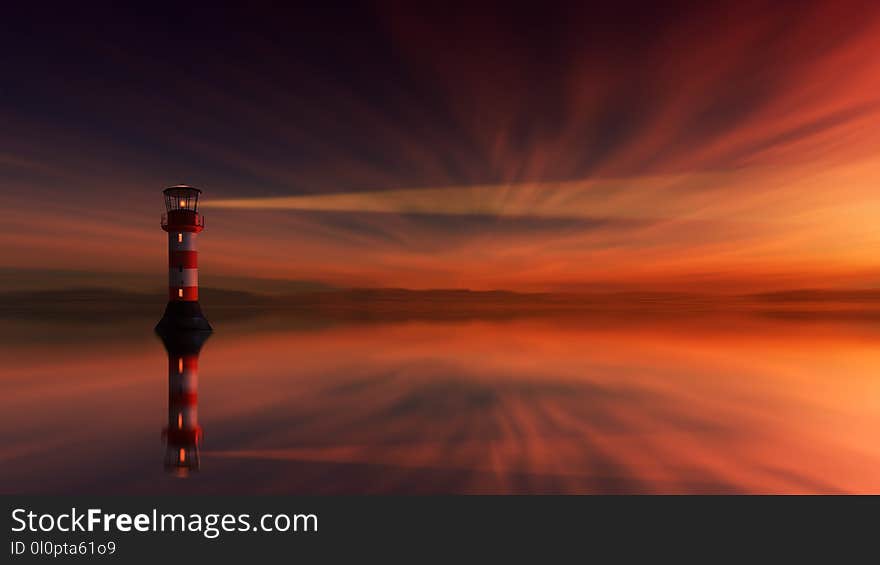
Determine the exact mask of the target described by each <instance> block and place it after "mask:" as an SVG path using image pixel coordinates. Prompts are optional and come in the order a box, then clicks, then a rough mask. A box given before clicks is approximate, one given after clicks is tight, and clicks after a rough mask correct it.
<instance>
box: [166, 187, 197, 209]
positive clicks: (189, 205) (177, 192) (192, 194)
mask: <svg viewBox="0 0 880 565" xmlns="http://www.w3.org/2000/svg"><path fill="white" fill-rule="evenodd" d="M162 193H163V194H164V195H165V211H166V212H173V211H175V210H188V211H190V212H198V211H199V194H201V193H202V191H201V190H199V189H198V188H194V187H192V186H187V185H185V184H179V185H177V186H172V187H169V188H166V189H165V190H163V191H162Z"/></svg>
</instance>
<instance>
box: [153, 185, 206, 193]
mask: <svg viewBox="0 0 880 565" xmlns="http://www.w3.org/2000/svg"><path fill="white" fill-rule="evenodd" d="M189 190H192V191H195V192H197V193H199V194H201V192H202V191H201V189H198V188H196V187H194V186H190V185H188V184H175V185H174V186H169V187H168V188H166V189H165V190H163V191H162V192H164V193H165V194H168V193H169V192H174V191H189Z"/></svg>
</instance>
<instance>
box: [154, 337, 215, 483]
mask: <svg viewBox="0 0 880 565" xmlns="http://www.w3.org/2000/svg"><path fill="white" fill-rule="evenodd" d="M210 335H211V334H210V333H209V332H203V331H178V332H171V333H166V334H162V335H161V338H162V343H163V344H164V345H165V351H166V352H167V353H168V423H167V424H166V426H165V428H164V429H163V430H162V437H163V438H164V440H165V470H166V471H167V472H169V473H172V474H174V475H176V476H178V477H186V476H188V475H189V473H190V472H191V471H198V470H199V467H200V466H201V459H200V458H199V448H200V446H201V443H202V427H201V426H200V425H199V396H198V391H199V352H200V351H201V349H202V345H203V344H204V343H205V340H206V339H208V337H209V336H210Z"/></svg>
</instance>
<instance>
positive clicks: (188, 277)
mask: <svg viewBox="0 0 880 565" xmlns="http://www.w3.org/2000/svg"><path fill="white" fill-rule="evenodd" d="M168 286H170V287H172V288H177V287H181V286H199V270H198V269H181V268H179V267H171V268H170V269H168Z"/></svg>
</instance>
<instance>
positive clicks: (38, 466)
mask: <svg viewBox="0 0 880 565" xmlns="http://www.w3.org/2000/svg"><path fill="white" fill-rule="evenodd" d="M154 321H155V320H153V319H148V318H144V319H143V320H141V319H130V320H126V321H125V323H115V322H114V323H109V322H106V321H102V320H91V321H88V322H71V321H56V322H47V321H35V320H13V319H5V320H0V337H2V345H0V361H2V363H0V367H2V369H0V371H2V374H0V379H2V380H0V382H2V390H3V394H2V396H0V424H2V426H0V491H2V492H5V493H23V492H25V493H163V492H180V493H315V494H321V493H551V492H552V493H557V492H559V493H692V492H699V493H739V492H785V493H788V492H793V493H819V492H821V493H827V492H875V493H876V492H880V322H877V321H876V320H874V321H872V320H836V319H827V318H818V319H817V318H797V317H795V318H788V317H784V318H774V317H768V316H758V315H701V316H685V317H661V318H657V317H649V318H645V317H640V316H634V315H623V316H614V315H601V316H587V315H583V316H572V317H565V316H548V317H541V316H531V317H528V318H512V319H511V318H507V319H460V320H454V319H453V320H431V319H421V320H399V321H383V320H382V319H381V317H378V319H377V318H376V317H373V318H370V319H363V320H347V321H339V320H336V321H332V320H319V319H310V320H297V319H296V316H291V315H289V314H287V315H285V316H283V317H282V316H268V315H267V316H255V317H251V318H243V317H236V316H231V317H230V318H229V319H228V320H222V319H220V320H217V319H213V320H212V321H214V322H215V326H216V328H217V331H216V332H215V333H214V335H213V336H212V337H211V338H210V339H209V340H208V341H207V342H206V343H205V344H204V346H203V347H202V348H201V351H200V352H199V351H198V348H195V351H193V350H192V349H190V350H186V351H181V350H180V349H177V350H175V349H174V348H173V347H172V348H169V351H168V352H166V349H165V348H164V347H163V343H162V342H161V341H160V340H159V339H158V338H157V337H156V336H154V335H153V334H152V331H151V329H152V323H153V322H154Z"/></svg>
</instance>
